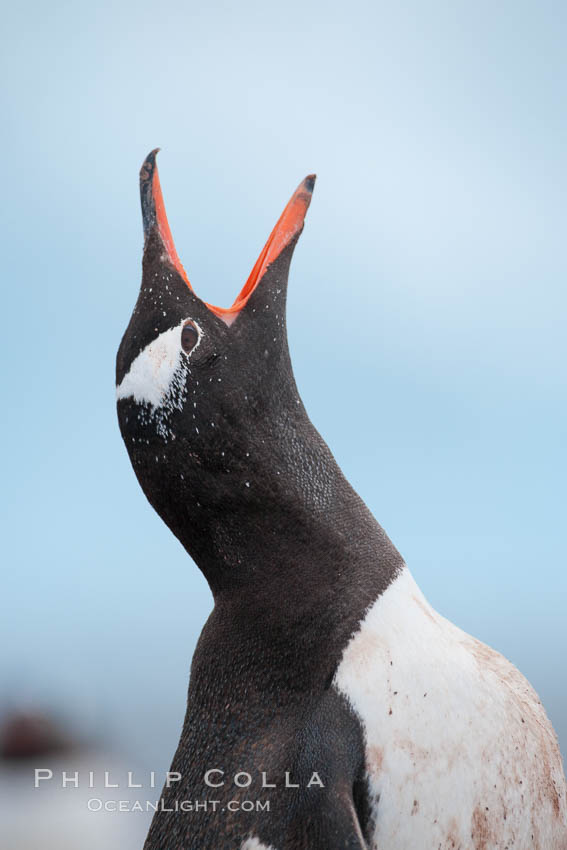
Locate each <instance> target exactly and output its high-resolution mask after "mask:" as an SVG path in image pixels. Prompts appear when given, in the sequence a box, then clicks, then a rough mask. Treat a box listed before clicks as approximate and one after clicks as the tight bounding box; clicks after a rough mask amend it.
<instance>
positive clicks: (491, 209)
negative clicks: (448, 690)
mask: <svg viewBox="0 0 567 850" xmlns="http://www.w3.org/2000/svg"><path fill="white" fill-rule="evenodd" d="M566 18H567V12H566V7H565V5H564V4H563V3H559V2H557V3H553V2H545V0H544V2H540V3H537V4H534V3H529V2H506V0H504V2H501V3H498V4H494V3H493V2H483V0H481V1H480V2H477V3H474V4H473V3H466V2H458V1H457V2H429V3H419V2H403V3H383V2H361V0H354V2H351V3H349V4H347V5H345V4H338V3H333V2H331V3H329V2H325V3H323V2H314V3H311V4H307V5H306V4H305V3H299V2H295V0H291V2H287V3H286V4H285V5H284V6H278V5H275V4H270V5H268V4H265V3H260V2H258V3H253V2H246V0H245V2H243V3H239V4H234V3H222V2H216V3H215V2H213V3H208V4H203V3H181V2H171V1H170V0H169V2H168V0H166V2H163V3H161V4H159V5H158V4H155V3H148V2H144V0H139V2H136V3H131V2H121V3H118V4H116V3H110V2H101V3H97V4H92V3H88V4H87V3H76V2H73V3H71V2H56V3H54V4H43V3H41V4H40V3H37V2H36V3H33V2H32V3H21V4H18V5H17V7H16V4H10V5H9V6H8V7H6V8H5V10H4V12H3V31H4V34H3V37H2V38H3V39H4V41H5V43H4V46H3V49H2V58H1V59H0V62H1V63H2V69H1V70H2V79H3V93H2V117H3V122H2V123H3V127H4V132H3V178H2V193H3V203H2V205H1V208H0V216H1V232H2V235H3V241H4V245H3V251H2V257H3V261H2V265H3V278H4V283H3V287H2V293H3V301H4V305H3V316H4V321H3V327H2V329H3V333H2V337H3V340H2V341H3V343H4V346H5V350H4V353H3V365H4V368H3V385H4V389H3V398H4V414H3V417H2V422H1V426H0V427H1V428H2V445H3V447H4V450H3V453H2V458H3V470H4V472H3V480H4V487H3V488H2V490H3V493H2V499H3V506H2V517H3V520H4V523H5V527H4V531H3V547H2V548H3V556H4V557H3V560H4V567H3V579H2V594H1V602H0V605H1V607H2V609H3V610H2V614H1V616H0V693H1V704H0V708H6V707H7V706H9V705H10V704H33V703H39V704H43V705H47V706H51V707H52V708H53V710H55V711H57V712H59V713H62V714H63V715H64V716H65V717H67V718H68V720H69V722H70V723H71V724H73V725H74V726H75V727H76V728H77V730H79V731H81V732H83V734H88V735H95V736H99V737H100V738H102V739H104V740H105V741H106V742H107V743H108V745H109V746H112V747H114V748H117V749H121V750H123V751H124V752H135V753H136V755H137V757H138V758H139V759H140V760H141V761H142V762H143V763H144V764H146V765H148V766H150V767H152V768H155V769H156V770H158V769H164V768H166V767H167V766H168V764H169V760H170V757H171V755H172V752H173V750H174V747H175V745H176V743H177V738H178V733H179V730H180V726H181V722H182V717H183V711H184V702H185V694H186V687H187V680H188V672H189V664H190V658H191V654H192V651H193V647H194V644H195V641H196V638H197V635H198V633H199V631H200V629H201V627H202V625H203V623H204V621H205V619H206V616H207V614H208V611H209V610H210V607H211V597H210V594H209V591H208V588H207V586H206V584H205V582H204V580H203V579H202V577H201V575H200V573H199V572H198V570H197V568H196V567H195V565H194V564H192V562H191V561H190V559H189V558H188V556H187V555H186V554H185V552H184V551H183V550H182V548H181V547H180V545H179V544H178V543H177V541H176V540H175V539H174V538H173V536H172V535H171V534H170V532H169V531H168V529H167V528H166V527H165V526H164V525H163V524H162V522H161V520H159V518H158V517H157V515H155V514H154V513H153V512H152V510H151V508H150V507H149V505H148V504H147V503H146V501H145V499H144V497H143V495H142V492H141V490H140V489H139V487H138V484H137V482H136V480H135V478H134V474H133V472H132V470H131V468H130V464H129V461H128V457H127V454H126V451H125V449H124V447H123V445H122V442H121V439H120V435H119V432H118V427H117V422H116V415H115V401H114V358H115V353H116V349H117V347H118V344H119V342H120V338H121V335H122V333H123V331H124V329H125V327H126V324H127V322H128V320H129V317H130V313H131V310H132V307H133V305H134V302H135V299H136V295H137V291H138V288H139V283H140V274H141V268H140V261H141V251H142V225H141V216H140V211H139V201H138V183H137V181H138V169H139V166H140V164H141V162H142V160H143V158H144V156H145V155H146V154H147V152H148V151H149V150H150V149H151V148H153V147H155V146H158V145H159V146H161V147H162V153H161V154H160V173H161V178H162V185H163V189H164V194H165V199H166V204H167V208H168V213H169V219H170V223H171V227H172V230H173V234H174V237H175V240H176V244H177V249H178V252H179V254H180V256H181V258H182V261H183V262H184V264H185V267H186V269H187V271H188V274H189V277H190V279H191V280H192V282H193V284H194V286H195V289H196V291H197V292H198V294H200V295H201V296H202V297H203V298H205V300H207V301H211V302H213V303H218V304H221V305H226V306H227V305H229V304H230V303H232V300H233V299H234V297H235V295H236V293H237V292H238V291H239V289H240V287H241V285H242V283H243V282H244V280H245V279H246V277H247V275H248V273H249V271H250V269H251V267H252V265H253V263H254V260H255V259H256V256H257V255H258V253H259V251H260V249H261V247H262V245H263V243H264V241H265V238H266V237H267V235H268V233H269V231H270V229H271V227H272V226H273V224H274V222H275V221H276V219H277V217H278V215H279V213H280V212H281V209H282V207H283V205H284V204H285V202H286V201H287V199H288V197H289V195H290V194H291V192H292V191H293V189H294V188H295V186H296V185H297V184H298V183H299V181H300V180H301V179H302V178H303V177H304V176H305V175H306V174H307V173H309V172H311V171H316V172H317V174H318V182H317V187H316V191H315V196H314V200H313V203H312V205H311V209H310V211H309V214H308V219H307V226H306V229H305V231H304V234H303V237H302V239H301V242H300V245H299V247H298V249H297V251H296V255H295V260H294V263H293V269H292V274H291V280H290V290H289V313H288V320H289V334H290V345H291V350H292V356H293V361H294V365H295V371H296V376H297V381H298V384H299V388H300V391H301V394H302V396H303V399H304V401H305V404H306V407H307V409H308V411H309V412H310V414H311V416H312V419H313V421H314V423H315V424H316V426H317V427H318V428H319V429H320V431H321V432H322V434H323V436H324V437H325V439H326V440H327V441H328V443H329V444H330V446H331V448H332V450H333V451H334V453H335V455H336V457H337V460H338V461H339V463H340V465H341V466H342V468H343V470H344V471H345V473H346V475H347V477H348V478H349V479H350V480H351V482H352V483H353V484H354V485H355V487H356V488H357V489H358V491H359V492H360V493H361V495H362V496H363V498H364V499H365V500H366V502H367V503H368V504H369V506H370V507H371V509H372V510H373V512H374V513H375V515H376V517H377V519H378V520H379V521H380V523H381V524H382V525H383V526H384V527H385V529H386V531H387V532H388V534H389V535H390V537H391V538H392V539H393V541H394V542H395V544H396V545H397V546H398V548H399V549H400V551H401V552H402V553H403V555H404V556H405V557H406V560H407V561H408V563H409V565H410V567H411V569H412V571H413V573H414V575H415V577H416V578H417V580H418V582H419V584H420V585H421V587H422V589H423V591H424V593H425V594H426V596H428V597H429V599H430V601H431V602H432V603H433V604H434V605H435V607H437V608H438V610H439V611H441V612H442V613H443V614H444V615H445V616H447V617H448V618H450V619H451V620H453V621H454V622H456V623H457V624H458V625H460V626H461V627H462V628H464V629H466V630H467V631H470V632H472V633H473V634H474V635H476V636H477V637H479V638H481V639H482V640H484V641H486V642H488V643H490V644H491V645H493V646H495V647H496V648H497V649H499V650H500V651H501V652H503V653H504V654H505V655H507V656H508V657H509V658H510V659H511V660H512V661H513V662H514V663H515V664H517V665H518V667H519V668H520V669H521V670H522V671H523V672H524V673H525V674H526V675H527V676H528V677H529V678H530V680H531V681H532V683H533V684H534V686H535V687H536V689H537V690H538V691H539V693H540V695H541V697H542V700H543V702H544V704H545V705H546V707H547V709H548V712H549V714H550V716H551V717H552V720H553V722H554V724H555V726H556V729H557V731H558V733H559V735H560V739H561V742H562V746H563V750H564V752H565V751H567V686H566V683H565V674H564V670H565V650H566V626H565V602H566V592H567V577H566V570H565V562H566V559H565V554H566V544H565V431H566V429H565V420H566V418H565V414H566V402H565V397H566V396H565V390H566V386H565V358H566V354H567V351H566V348H567V344H566V334H565V313H566V308H567V299H566V294H565V285H566V279H567V275H566V271H567V269H566V265H567V263H566V251H565V233H566V224H567V222H566V207H567V202H566V197H567V191H566V190H567V185H566V183H567V177H566V175H567V156H566V150H567V121H566V111H565V91H566V71H567V61H566V58H565V26H566V24H567V20H566Z"/></svg>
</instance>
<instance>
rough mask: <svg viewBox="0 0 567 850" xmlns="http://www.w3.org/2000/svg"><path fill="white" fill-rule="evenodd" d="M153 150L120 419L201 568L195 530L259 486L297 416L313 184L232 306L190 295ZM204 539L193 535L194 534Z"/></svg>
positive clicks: (151, 485)
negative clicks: (301, 297)
mask: <svg viewBox="0 0 567 850" xmlns="http://www.w3.org/2000/svg"><path fill="white" fill-rule="evenodd" d="M156 154H157V150H156V151H153V152H152V153H150V154H149V156H148V157H147V159H146V160H145V162H144V164H143V166H142V169H141V172H140V193H141V203H142V217H143V223H144V235H145V244H144V255H143V264H142V266H143V274H142V284H141V288H140V293H139V296H138V300H137V302H136V305H135V307H134V311H133V313H132V317H131V319H130V323H129V325H128V327H127V329H126V332H125V334H124V336H123V338H122V342H121V344H120V347H119V350H118V355H117V362H116V394H117V405H118V419H119V424H120V430H121V433H122V437H123V439H124V441H125V444H126V447H127V449H128V453H129V456H130V460H131V462H132V465H133V468H134V471H135V472H136V475H137V477H138V480H139V482H140V484H141V486H142V488H143V490H144V492H145V494H146V496H147V497H148V499H149V500H150V502H151V503H152V505H153V506H154V508H155V509H156V510H157V512H158V513H159V514H160V515H161V517H162V518H163V519H164V520H165V522H166V523H167V524H168V525H169V527H170V528H171V530H172V531H173V532H174V533H175V534H176V535H177V536H178V537H179V538H180V539H181V541H182V542H183V544H184V545H185V547H186V548H187V549H188V550H189V551H190V554H192V555H193V557H195V559H196V560H198V555H199V551H198V550H199V545H198V541H197V540H196V537H198V536H199V535H196V534H195V528H196V524H197V526H198V527H199V528H200V529H201V530H202V531H203V533H204V526H205V525H206V524H207V521H206V520H203V517H209V518H210V517H211V516H213V515H214V514H215V511H217V512H218V511H223V510H226V509H227V508H228V507H229V505H230V506H232V507H234V506H235V505H237V504H240V503H241V501H242V499H244V501H246V499H247V498H248V499H249V498H250V497H251V491H252V489H253V488H254V487H256V490H257V491H258V489H259V488H260V489H261V487H262V485H263V481H265V479H266V470H267V468H268V467H270V465H271V466H272V467H273V464H274V463H275V462H277V461H276V459H275V458H274V456H273V452H274V451H276V452H277V446H276V445H275V443H274V429H275V428H276V429H277V427H278V426H279V425H281V423H282V422H286V421H287V422H289V421H291V420H295V419H297V417H298V416H304V415H305V413H304V410H303V406H302V404H301V402H300V400H299V398H298V394H297V389H296V386H295V381H294V378H293V372H292V369H291V364H290V359H289V352H288V344H287V333H286V321H285V302H286V291H287V279H288V272H289V265H290V261H291V257H292V254H293V250H294V248H295V244H296V242H297V240H298V238H299V235H300V233H301V231H302V229H303V221H304V218H305V214H306V212H307V208H308V206H309V203H310V200H311V194H312V191H313V186H314V181H315V177H314V176H313V175H310V176H308V177H307V178H305V180H304V181H303V182H302V183H301V184H300V186H299V187H298V189H297V190H296V191H295V193H294V194H293V195H292V197H291V199H290V201H289V203H288V204H287V206H286V207H285V209H284V211H283V213H282V215H281V216H280V219H279V220H278V222H277V224H276V226H275V228H274V230H273V231H272V233H271V235H270V237H269V238H268V241H267V242H266V245H265V246H264V248H263V250H262V252H261V254H260V256H259V257H258V260H257V262H256V264H255V265H254V268H253V269H252V272H251V274H250V276H249V278H248V280H247V282H246V283H245V285H244V287H243V289H242V290H241V292H240V294H239V295H238V297H237V298H236V300H235V302H234V304H233V305H232V306H231V307H229V308H221V307H216V306H213V305H211V304H207V303H205V302H204V301H202V300H201V299H200V298H199V297H198V296H197V295H196V294H195V292H194V290H193V287H192V286H191V284H190V282H189V279H188V277H187V275H186V273H185V270H184V268H183V266H182V264H181V262H180V260H179V257H178V256H177V252H176V250H175V246H174V243H173V239H172V236H171V231H170V229H169V225H168V221H167V217H166V213H165V207H164V203H163V197H162V192H161V187H160V183H159V177H158V171H157V165H156ZM201 536H202V535H201Z"/></svg>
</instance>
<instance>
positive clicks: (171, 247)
mask: <svg viewBox="0 0 567 850" xmlns="http://www.w3.org/2000/svg"><path fill="white" fill-rule="evenodd" d="M314 182H315V175H314V174H309V175H308V176H307V177H306V178H305V180H303V182H302V183H300V185H299V186H298V187H297V189H296V190H295V192H294V193H293V195H292V196H291V198H290V200H289V201H288V203H287V205H286V207H285V209H284V211H283V213H282V214H281V216H280V217H279V219H278V222H277V224H276V226H275V227H274V229H273V230H272V232H271V233H270V235H269V237H268V241H267V242H266V244H265V245H264V247H263V248H262V251H261V253H260V256H259V257H258V259H257V260H256V262H255V264H254V268H253V269H252V271H251V272H250V275H249V277H248V280H247V281H246V283H245V284H244V286H243V287H242V289H241V290H240V292H239V294H238V295H237V297H236V300H235V301H234V303H233V304H232V306H231V307H216V306H215V305H214V304H206V306H207V307H208V308H209V310H211V311H212V312H213V313H215V314H216V315H217V316H219V318H221V319H222V320H223V321H225V322H226V323H227V324H228V325H230V324H232V322H233V321H234V319H235V318H236V316H237V315H238V313H239V312H240V310H242V308H243V307H244V305H245V304H246V302H247V301H248V299H249V298H250V296H251V295H252V293H253V292H254V290H255V289H256V287H257V285H258V283H259V282H260V280H261V279H262V277H263V275H264V272H265V271H266V269H267V268H268V266H269V265H270V264H271V263H273V262H274V260H275V259H277V257H279V255H280V254H281V252H282V251H283V250H284V248H286V247H287V246H288V245H289V244H290V242H291V241H292V240H293V239H294V238H295V237H296V236H298V235H299V233H300V232H301V230H302V228H303V222H304V219H305V214H306V213H307V210H308V208H309V204H310V202H311V195H312V192H313V184H314ZM152 193H153V199H154V204H155V212H156V220H157V226H158V229H159V233H160V236H161V238H162V241H163V244H164V246H165V250H166V252H167V255H168V257H169V259H170V261H171V262H172V263H173V265H174V266H175V268H176V269H177V271H178V272H179V274H180V275H181V277H182V278H183V280H184V281H185V283H186V284H187V286H188V287H189V289H190V290H191V291H192V292H194V290H193V287H192V286H191V283H190V281H189V278H188V277H187V273H186V271H185V269H184V268H183V265H182V263H181V260H180V259H179V256H178V254H177V251H176V250H175V243H174V242H173V236H172V235H171V229H170V227H169V222H168V220H167V215H166V212H165V204H164V202H163V194H162V191H161V185H160V182H159V176H158V170H157V164H156V166H155V169H154V173H153V177H152ZM205 303H206V302H205Z"/></svg>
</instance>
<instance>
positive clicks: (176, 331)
mask: <svg viewBox="0 0 567 850" xmlns="http://www.w3.org/2000/svg"><path fill="white" fill-rule="evenodd" d="M185 322H186V320H185V319H184V320H183V321H182V322H180V323H179V324H178V325H177V326H176V327H174V328H170V329H169V330H168V331H164V332H163V333H161V334H160V335H159V336H158V337H156V339H154V340H152V342H150V343H149V345H146V347H145V348H144V349H143V350H142V351H140V353H139V354H138V356H137V357H136V358H135V359H134V360H133V361H132V364H131V366H130V369H129V370H128V372H127V373H126V375H124V377H123V378H122V381H121V382H120V384H119V386H118V387H116V398H117V400H118V399H121V398H133V399H134V401H137V402H140V403H145V404H149V405H151V407H152V408H159V407H161V406H162V405H163V404H164V402H165V401H166V400H167V399H168V397H169V395H170V393H171V391H172V389H173V388H174V386H176V385H177V384H178V383H179V377H180V375H179V372H180V370H181V371H183V367H184V365H185V362H186V360H187V357H188V355H186V354H185V353H184V352H183V351H182V349H181V329H182V328H183V325H184V324H185ZM193 324H194V325H195V327H196V328H197V330H198V332H199V338H198V340H197V342H196V344H195V346H194V348H193V351H195V350H196V349H197V348H198V347H199V345H200V343H201V339H202V336H203V333H202V331H201V328H200V327H199V326H198V325H197V323H196V322H194V323H193ZM193 351H192V352H191V354H192V353H193Z"/></svg>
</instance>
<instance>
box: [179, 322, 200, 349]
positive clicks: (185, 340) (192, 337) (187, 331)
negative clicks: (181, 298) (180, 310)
mask: <svg viewBox="0 0 567 850" xmlns="http://www.w3.org/2000/svg"><path fill="white" fill-rule="evenodd" d="M198 342H199V331H198V329H197V326H196V324H195V322H192V321H191V320H190V319H189V320H188V321H187V322H186V323H185V324H184V325H183V329H182V331H181V347H182V349H183V351H184V352H185V353H186V354H189V353H190V352H191V351H193V349H194V348H195V346H196V345H197V343H198Z"/></svg>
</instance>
